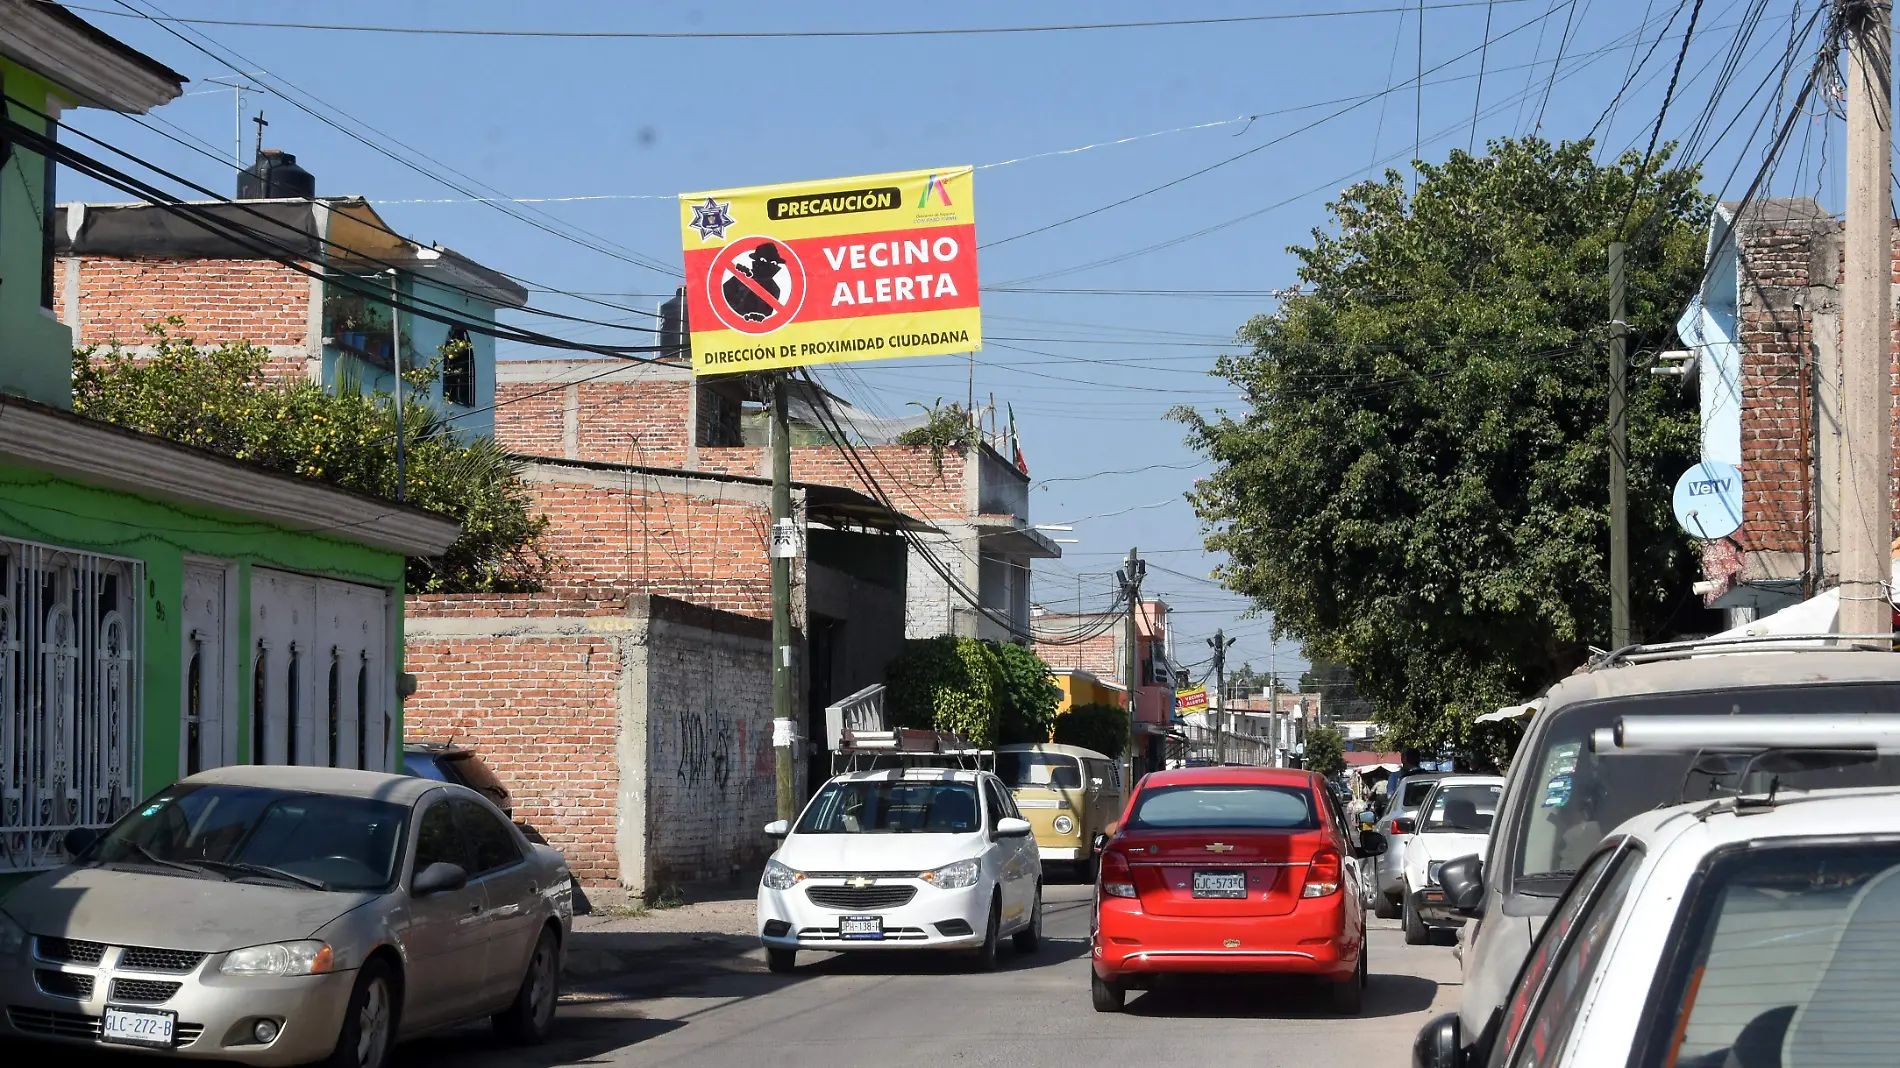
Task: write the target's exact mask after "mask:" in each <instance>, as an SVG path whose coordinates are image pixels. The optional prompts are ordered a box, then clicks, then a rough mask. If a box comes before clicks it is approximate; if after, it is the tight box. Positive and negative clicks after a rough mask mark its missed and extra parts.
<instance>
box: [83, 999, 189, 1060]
mask: <svg viewBox="0 0 1900 1068" xmlns="http://www.w3.org/2000/svg"><path fill="white" fill-rule="evenodd" d="M177 1027H178V1014H177V1013H175V1012H151V1011H149V1010H146V1009H115V1008H113V1007H111V1006H109V1005H108V1006H107V1007H106V1014H105V1017H104V1018H103V1019H101V1020H100V1021H99V1039H100V1041H102V1042H116V1043H118V1044H120V1045H125V1046H152V1047H155V1048H158V1049H170V1048H172V1046H173V1045H175V1043H174V1042H173V1041H172V1033H173V1032H174V1031H175V1030H176V1029H177Z"/></svg>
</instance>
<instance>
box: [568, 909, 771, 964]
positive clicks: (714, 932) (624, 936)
mask: <svg viewBox="0 0 1900 1068" xmlns="http://www.w3.org/2000/svg"><path fill="white" fill-rule="evenodd" d="M756 915H757V913H756V905H755V899H754V897H753V895H752V889H751V887H750V886H745V887H733V888H729V889H728V888H720V889H718V890H715V891H712V892H711V894H710V895H709V896H708V898H707V899H706V900H701V901H693V902H689V903H687V904H683V905H677V906H674V907H672V908H655V909H648V910H644V911H641V912H638V913H624V912H623V913H615V912H597V913H593V914H591V915H587V916H576V917H574V935H573V940H572V942H571V943H570V944H569V946H568V950H567V970H566V976H567V978H568V980H569V981H570V982H574V983H579V984H582V985H595V984H600V983H607V982H612V983H613V984H614V985H620V982H619V981H621V980H629V981H635V982H638V981H640V980H642V979H649V978H658V977H664V978H667V979H678V978H682V977H683V976H684V975H685V974H693V973H698V974H704V973H708V972H752V971H763V970H764V959H765V958H764V955H763V954H762V953H760V952H758V949H759V936H758V929H757V926H756V923H757V919H756Z"/></svg>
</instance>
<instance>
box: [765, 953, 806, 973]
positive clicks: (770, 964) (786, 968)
mask: <svg viewBox="0 0 1900 1068" xmlns="http://www.w3.org/2000/svg"><path fill="white" fill-rule="evenodd" d="M765 967H766V969H767V970H769V971H773V972H777V973H778V974H780V975H784V974H786V973H788V972H790V971H791V970H792V969H793V968H796V967H798V950H796V949H773V948H772V947H770V946H767V947H766V948H765Z"/></svg>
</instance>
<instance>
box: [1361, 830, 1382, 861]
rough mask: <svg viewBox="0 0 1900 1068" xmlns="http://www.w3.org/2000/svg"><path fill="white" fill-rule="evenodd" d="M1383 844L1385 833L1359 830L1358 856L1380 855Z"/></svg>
mask: <svg viewBox="0 0 1900 1068" xmlns="http://www.w3.org/2000/svg"><path fill="white" fill-rule="evenodd" d="M1385 846H1386V842H1385V835H1383V834H1380V833H1379V832H1378V831H1360V832H1359V855H1360V856H1362V857H1376V856H1380V855H1382V854H1384V853H1385Z"/></svg>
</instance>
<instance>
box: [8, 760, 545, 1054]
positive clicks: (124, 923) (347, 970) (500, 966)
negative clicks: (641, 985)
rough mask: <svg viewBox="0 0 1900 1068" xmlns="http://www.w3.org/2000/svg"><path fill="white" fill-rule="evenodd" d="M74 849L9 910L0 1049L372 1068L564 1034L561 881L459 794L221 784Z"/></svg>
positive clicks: (378, 785) (420, 784)
mask: <svg viewBox="0 0 1900 1068" xmlns="http://www.w3.org/2000/svg"><path fill="white" fill-rule="evenodd" d="M68 848H69V849H71V850H72V851H73V853H74V855H76V856H77V857H78V858H79V859H78V861H77V862H76V863H74V864H73V865H71V866H69V867H65V868H61V869H59V870H57V871H52V872H47V873H46V874H44V875H41V876H39V877H38V878H35V879H33V880H32V881H30V882H28V883H25V884H23V885H22V886H20V887H19V888H18V889H16V890H15V891H14V892H13V893H12V894H11V895H9V896H8V897H7V898H6V899H5V900H4V901H0V1009H3V1010H4V1011H3V1012H0V1039H4V1038H7V1037H25V1038H36V1039H42V1040H48V1041H54V1042H67V1043H76V1044H81V1045H91V1046H111V1047H121V1048H130V1049H137V1050H142V1051H146V1052H152V1053H158V1054H163V1055H170V1056H173V1057H180V1058H213V1059H218V1060H226V1061H237V1062H240V1063H246V1064H254V1065H294V1064H306V1063H318V1064H323V1065H329V1066H347V1068H382V1066H384V1065H385V1064H387V1063H388V1061H389V1054H390V1049H391V1047H392V1046H393V1045H394V1044H395V1042H396V1041H397V1040H398V1039H402V1038H407V1037H410V1036H412V1035H415V1034H419V1033H421V1032H425V1031H431V1030H435V1029H437V1028H443V1027H450V1026H453V1025H456V1024H460V1023H465V1022H468V1021H471V1020H477V1019H480V1018H482V1017H490V1018H491V1019H492V1020H493V1021H494V1024H495V1027H496V1029H497V1030H498V1031H499V1032H500V1033H501V1034H502V1035H503V1036H504V1037H505V1038H508V1039H511V1040H514V1041H517V1042H524V1043H532V1042H539V1041H541V1040H542V1039H544V1038H546V1037H547V1034H548V1032H549V1030H550V1028H551V1027H552V1025H553V1020H554V1007H555V1000H556V998H557V996H558V989H557V988H558V983H559V977H560V970H561V962H562V956H563V953H564V947H565V945H566V943H567V938H568V933H569V930H570V927H571V923H572V919H573V903H572V894H571V890H570V886H571V883H570V881H569V876H568V870H567V864H566V862H565V861H563V860H562V859H561V856H560V855H559V854H558V853H556V852H554V851H553V850H552V849H549V848H548V847H546V846H537V845H534V844H532V843H530V842H529V841H527V839H525V838H524V837H522V835H521V832H520V831H519V830H517V829H516V828H515V827H514V825H513V824H511V823H509V822H508V820H507V819H506V818H504V817H503V816H502V814H501V813H500V811H499V810H497V809H496V808H495V807H494V805H492V804H491V803H489V801H488V800H487V799H485V798H483V797H482V796H481V795H480V794H477V793H475V792H474V791H472V790H468V789H466V788H464V787H460V786H454V785H450V784H447V783H441V782H433V781H430V780H427V779H415V778H409V777H406V776H396V775H379V774H374V773H371V772H361V771H341V770H335V769H330V768H298V767H232V768H223V769H220V770H217V771H210V772H205V773H203V774H200V775H194V776H192V777H190V778H188V779H185V780H183V781H182V782H178V783H175V784H173V785H172V786H170V787H167V788H166V789H165V790H162V791H160V792H159V793H158V794H157V795H155V796H154V797H152V798H151V799H150V800H149V801H147V802H146V803H145V804H144V805H142V806H140V807H139V808H137V809H134V810H133V811H132V812H131V813H130V814H129V815H127V816H126V817H125V818H124V819H123V820H120V821H119V822H118V823H117V824H116V825H114V826H113V827H112V828H110V829H109V830H107V831H106V832H105V833H104V834H103V835H102V836H94V835H93V834H91V833H90V832H86V831H75V832H73V833H72V834H71V835H69V836H68Z"/></svg>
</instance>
